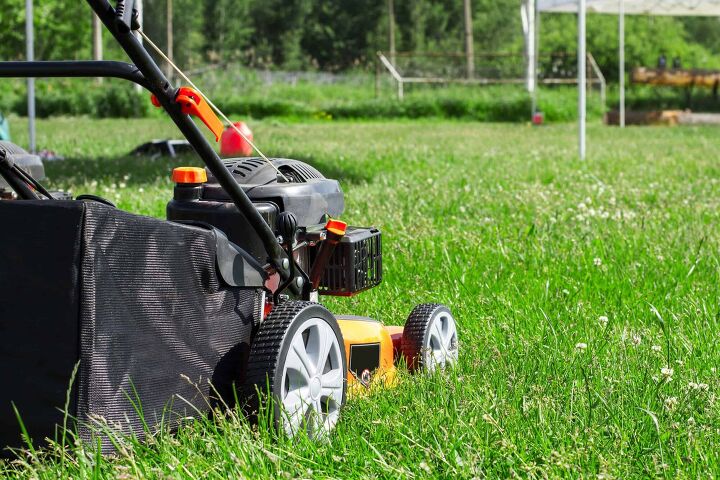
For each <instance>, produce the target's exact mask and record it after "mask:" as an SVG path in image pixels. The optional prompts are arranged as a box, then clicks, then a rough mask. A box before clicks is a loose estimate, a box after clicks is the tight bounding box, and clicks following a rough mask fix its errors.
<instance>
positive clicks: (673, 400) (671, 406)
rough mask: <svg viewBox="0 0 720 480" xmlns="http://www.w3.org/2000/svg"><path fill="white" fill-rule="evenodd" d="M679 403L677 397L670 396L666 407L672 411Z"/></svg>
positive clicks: (666, 400) (666, 401)
mask: <svg viewBox="0 0 720 480" xmlns="http://www.w3.org/2000/svg"><path fill="white" fill-rule="evenodd" d="M677 403H678V399H677V397H668V398H666V399H665V409H666V410H667V411H668V412H672V411H673V410H675V407H677Z"/></svg>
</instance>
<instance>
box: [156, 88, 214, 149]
mask: <svg viewBox="0 0 720 480" xmlns="http://www.w3.org/2000/svg"><path fill="white" fill-rule="evenodd" d="M150 99H151V100H152V103H153V105H155V106H156V107H159V106H160V102H159V101H158V99H157V98H156V97H155V95H152V96H151V98H150ZM175 103H177V104H178V105H180V110H181V111H182V112H183V113H184V114H186V115H194V116H196V117H198V118H199V119H200V120H202V122H203V123H204V124H205V125H206V126H207V127H208V128H209V129H210V131H211V132H212V133H213V135H215V141H216V142H217V141H219V140H220V135H222V132H223V124H222V122H221V121H220V119H219V118H218V117H217V115H215V112H213V111H212V108H210V104H209V103H208V102H207V100H205V99H204V98H203V97H202V95H200V93H198V92H197V90H195V89H192V88H190V87H180V88H179V89H178V91H177V94H176V95H175Z"/></svg>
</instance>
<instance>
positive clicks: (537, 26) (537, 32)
mask: <svg viewBox="0 0 720 480" xmlns="http://www.w3.org/2000/svg"><path fill="white" fill-rule="evenodd" d="M531 1H535V0H531ZM538 55H540V10H539V9H538V5H537V2H536V3H535V55H534V61H535V64H534V65H533V83H534V84H535V90H534V91H533V105H535V110H537V109H538V106H537V97H538V87H539V85H538V63H539V60H538ZM533 113H535V111H533Z"/></svg>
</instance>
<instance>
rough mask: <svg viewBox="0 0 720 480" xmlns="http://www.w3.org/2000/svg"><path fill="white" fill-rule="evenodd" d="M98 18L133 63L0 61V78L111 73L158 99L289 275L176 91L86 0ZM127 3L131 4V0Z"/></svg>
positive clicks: (100, 0)
mask: <svg viewBox="0 0 720 480" xmlns="http://www.w3.org/2000/svg"><path fill="white" fill-rule="evenodd" d="M87 3H88V4H89V5H90V7H91V8H92V9H93V11H94V12H95V14H96V15H97V16H98V18H100V21H101V22H102V23H103V24H104V25H105V27H106V28H107V29H108V30H109V31H110V33H111V34H112V35H113V37H115V40H117V42H118V43H119V44H120V46H121V47H122V48H123V50H125V53H126V54H127V55H128V57H130V60H131V61H132V62H133V63H132V64H127V63H123V62H109V61H76V62H72V61H65V62H62V61H61V62H0V77H34V76H38V77H116V78H122V79H125V80H130V81H131V82H134V83H137V84H138V85H141V86H143V87H144V88H145V89H147V90H148V91H150V92H151V93H152V94H154V95H155V97H156V98H157V99H158V100H159V102H160V104H161V105H162V107H163V108H164V109H165V111H166V112H167V113H168V115H169V116H170V118H171V119H172V120H173V122H174V123H175V125H177V127H178V128H179V129H180V131H181V132H182V133H183V135H184V136H185V138H186V139H187V140H188V142H189V143H190V145H192V147H193V148H194V149H195V151H196V152H197V154H198V155H199V156H200V158H201V159H202V160H203V162H205V165H207V167H208V170H210V172H211V173H212V174H213V175H214V176H215V178H216V179H217V181H218V183H219V184H220V186H222V188H223V189H224V190H225V191H226V192H227V194H228V195H229V196H230V198H231V199H232V201H233V203H234V204H235V206H236V207H237V208H238V210H239V211H240V212H241V213H242V214H243V215H244V216H245V218H247V220H248V222H249V223H250V225H251V227H252V229H253V230H254V231H255V233H256V234H257V235H258V236H259V237H260V240H261V241H262V244H263V247H265V251H266V253H267V254H268V257H269V258H268V260H269V262H270V264H271V265H272V267H273V268H274V269H275V270H276V271H277V272H278V273H279V274H280V276H281V278H282V279H283V280H287V279H288V278H289V277H290V265H291V261H290V260H289V259H288V257H287V254H286V253H285V252H284V251H283V249H282V248H281V246H280V244H279V243H278V240H277V238H276V237H275V234H274V233H273V231H272V229H271V228H270V226H269V225H268V224H267V223H265V220H264V219H263V218H262V216H261V215H260V212H258V211H257V209H256V208H255V206H254V205H253V203H252V201H251V200H250V199H249V198H248V196H247V195H246V194H245V192H244V191H243V190H242V188H240V186H239V185H238V183H237V182H236V181H235V179H234V178H233V176H232V174H231V173H230V171H229V170H228V169H227V168H226V167H225V165H224V164H223V162H222V160H221V159H220V157H219V156H218V154H217V152H215V150H214V149H213V148H212V146H211V145H210V144H209V143H208V141H207V140H206V139H205V137H204V136H203V134H202V132H201V131H200V129H199V128H198V127H197V125H195V122H193V120H192V119H191V118H190V116H189V115H186V114H184V113H182V111H181V110H180V106H179V105H178V104H177V103H175V94H176V92H177V89H175V88H174V87H173V86H172V85H170V82H169V81H168V80H167V78H166V77H165V75H164V74H163V73H162V71H161V70H160V67H159V66H158V65H157V63H155V60H153V58H152V57H151V56H150V54H149V53H148V52H147V50H145V47H143V46H142V44H141V43H140V42H139V41H138V39H137V38H136V37H135V35H134V34H133V32H132V31H127V32H126V31H123V30H125V29H124V28H119V27H118V22H117V16H116V14H115V10H114V9H113V8H112V6H111V5H110V3H108V1H107V0H87ZM131 3H132V2H131Z"/></svg>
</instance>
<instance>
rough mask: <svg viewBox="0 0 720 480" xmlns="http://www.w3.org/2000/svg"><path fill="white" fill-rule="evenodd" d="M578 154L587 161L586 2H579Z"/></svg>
mask: <svg viewBox="0 0 720 480" xmlns="http://www.w3.org/2000/svg"><path fill="white" fill-rule="evenodd" d="M577 30H578V32H577V33H578V40H577V41H578V51H577V62H578V80H577V81H578V154H579V156H580V160H585V100H586V98H585V96H586V94H587V90H586V85H585V83H586V78H585V75H586V73H585V62H586V58H587V51H586V46H585V0H578V29H577Z"/></svg>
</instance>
